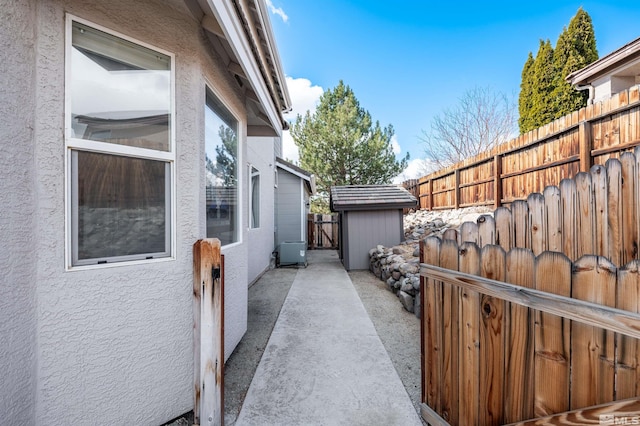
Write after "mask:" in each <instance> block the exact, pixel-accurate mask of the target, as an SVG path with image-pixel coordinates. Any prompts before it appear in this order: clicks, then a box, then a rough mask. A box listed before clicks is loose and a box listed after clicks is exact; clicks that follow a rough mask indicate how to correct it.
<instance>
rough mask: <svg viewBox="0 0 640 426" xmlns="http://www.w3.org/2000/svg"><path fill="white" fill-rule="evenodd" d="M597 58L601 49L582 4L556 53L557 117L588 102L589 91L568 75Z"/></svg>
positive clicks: (557, 45) (559, 41) (554, 96)
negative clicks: (575, 84)
mask: <svg viewBox="0 0 640 426" xmlns="http://www.w3.org/2000/svg"><path fill="white" fill-rule="evenodd" d="M597 59H598V50H597V49H596V37H595V33H594V30H593V24H592V22H591V17H590V16H589V14H588V13H587V12H585V11H584V10H583V9H582V8H580V9H578V12H577V13H576V15H575V16H574V17H573V18H572V19H571V21H570V22H569V27H568V28H567V27H565V28H564V29H563V31H562V33H561V34H560V36H559V37H558V42H557V43H556V48H555V50H554V53H553V66H554V70H555V82H554V89H553V92H552V94H551V101H552V102H553V103H554V107H553V109H554V117H553V118H554V119H556V118H559V117H562V116H564V115H566V114H569V113H571V112H573V111H576V110H578V109H580V108H582V107H583V106H585V105H586V104H587V99H588V97H589V94H588V93H587V92H585V91H578V90H576V89H575V88H574V87H572V86H571V84H569V83H567V82H566V81H565V78H566V77H567V76H568V75H569V74H570V73H572V72H573V71H577V70H579V69H582V68H584V67H585V66H587V65H589V64H590V63H592V62H594V61H596V60H597Z"/></svg>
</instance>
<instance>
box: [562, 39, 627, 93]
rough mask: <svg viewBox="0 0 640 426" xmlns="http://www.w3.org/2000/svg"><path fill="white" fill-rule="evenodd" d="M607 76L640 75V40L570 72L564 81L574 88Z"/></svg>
mask: <svg viewBox="0 0 640 426" xmlns="http://www.w3.org/2000/svg"><path fill="white" fill-rule="evenodd" d="M607 74H612V75H613V74H615V75H617V76H635V75H640V38H637V39H635V40H633V41H632V42H630V43H627V44H625V45H624V46H622V47H621V48H619V49H617V50H615V51H613V52H611V53H609V54H608V55H606V56H603V57H602V58H600V59H598V60H597V61H595V62H593V63H592V64H590V65H587V66H586V67H584V68H582V69H580V70H578V71H574V72H572V73H571V74H569V75H568V76H567V77H566V81H567V82H568V83H570V84H572V85H574V86H584V85H588V84H591V83H592V82H593V81H595V80H597V79H599V78H602V77H603V76H605V75H607Z"/></svg>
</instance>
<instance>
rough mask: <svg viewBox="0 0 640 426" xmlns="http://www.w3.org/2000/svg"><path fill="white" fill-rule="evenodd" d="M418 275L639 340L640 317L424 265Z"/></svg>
mask: <svg viewBox="0 0 640 426" xmlns="http://www.w3.org/2000/svg"><path fill="white" fill-rule="evenodd" d="M420 275H422V276H427V275H428V276H429V277H431V278H433V279H437V280H440V281H446V282H448V283H451V284H453V285H456V286H458V287H460V288H468V289H471V290H473V291H477V292H479V293H482V294H486V295H489V296H492V297H497V298H500V299H503V300H505V301H507V302H512V303H517V304H519V305H522V306H526V307H529V308H532V309H536V310H539V311H542V312H545V313H549V314H553V315H558V316H561V317H563V318H567V319H570V320H573V321H578V322H580V323H582V324H586V325H589V326H594V327H599V328H606V329H607V330H610V331H612V332H614V333H622V334H624V335H625V336H629V337H633V338H636V339H640V314H637V313H633V312H628V311H623V310H620V309H616V308H610V307H607V306H604V305H600V304H596V303H591V302H584V301H582V300H579V299H572V298H570V297H564V296H558V295H555V294H551V293H547V292H543V291H538V290H532V289H527V288H524V287H519V286H514V285H512V284H507V283H503V282H498V281H493V280H489V279H486V278H483V277H478V276H474V275H469V274H464V273H462V272H456V271H450V270H448V269H444V268H440V267H439V266H432V265H427V264H423V265H422V266H421V268H420Z"/></svg>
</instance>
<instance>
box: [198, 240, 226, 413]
mask: <svg viewBox="0 0 640 426" xmlns="http://www.w3.org/2000/svg"><path fill="white" fill-rule="evenodd" d="M193 318H194V325H193V346H194V348H193V357H194V362H193V367H194V368H193V378H194V407H193V415H194V423H195V424H199V425H208V426H218V425H222V424H224V410H223V407H224V256H222V255H221V254H220V240H218V239H217V238H207V239H203V240H198V241H197V242H196V243H195V244H194V245H193Z"/></svg>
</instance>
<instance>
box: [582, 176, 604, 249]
mask: <svg viewBox="0 0 640 426" xmlns="http://www.w3.org/2000/svg"><path fill="white" fill-rule="evenodd" d="M590 173H591V186H592V188H593V201H594V210H593V212H594V224H595V228H594V229H595V251H592V252H589V253H583V254H595V255H598V256H604V257H607V258H608V257H609V238H608V237H607V224H608V223H609V204H608V203H607V195H608V191H607V171H606V169H605V168H604V166H600V165H596V166H593V167H592V168H591V172H590Z"/></svg>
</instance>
